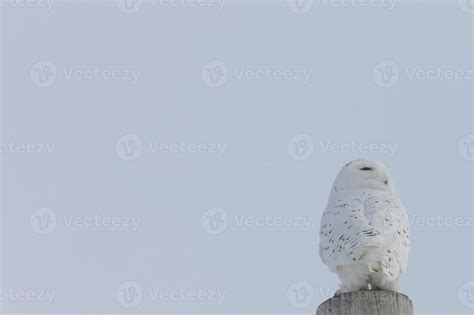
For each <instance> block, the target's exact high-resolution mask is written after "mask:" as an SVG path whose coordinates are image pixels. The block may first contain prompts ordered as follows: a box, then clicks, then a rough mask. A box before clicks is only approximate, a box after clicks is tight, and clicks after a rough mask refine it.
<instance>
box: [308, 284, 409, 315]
mask: <svg viewBox="0 0 474 315" xmlns="http://www.w3.org/2000/svg"><path fill="white" fill-rule="evenodd" d="M316 315H413V304H412V302H411V300H410V299H409V298H408V296H406V295H404V294H401V293H396V292H393V291H379V290H370V291H368V290H367V291H358V292H349V293H342V294H340V295H338V296H335V297H333V298H330V299H329V300H326V301H324V302H323V303H322V304H321V305H319V307H318V310H317V312H316Z"/></svg>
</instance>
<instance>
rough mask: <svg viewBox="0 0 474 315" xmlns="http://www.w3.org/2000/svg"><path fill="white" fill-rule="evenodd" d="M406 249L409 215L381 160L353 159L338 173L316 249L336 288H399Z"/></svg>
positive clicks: (346, 289) (405, 258)
mask: <svg viewBox="0 0 474 315" xmlns="http://www.w3.org/2000/svg"><path fill="white" fill-rule="evenodd" d="M409 251H410V239H409V225H408V218H407V215H406V212H405V209H404V208H403V205H402V204H401V202H400V200H399V199H398V198H397V197H396V193H395V188H394V184H393V180H392V179H391V177H390V175H389V173H388V171H387V169H386V168H385V167H384V166H383V165H382V164H380V163H377V162H373V161H368V160H356V161H353V162H351V163H349V164H347V165H346V166H344V167H343V168H342V170H341V171H340V172H339V174H338V176H337V178H336V180H335V182H334V185H333V188H332V190H331V195H330V197H329V202H328V205H327V207H326V210H325V211H324V213H323V216H322V220H321V229H320V244H319V254H320V256H321V259H322V260H323V262H324V263H325V264H326V265H327V266H328V267H329V269H330V270H331V271H333V272H335V273H336V274H337V275H338V276H339V278H340V280H341V290H340V291H339V292H347V291H357V290H361V289H387V290H393V291H399V284H398V283H399V277H400V274H401V273H402V272H404V271H405V269H406V265H407V260H408V253H409Z"/></svg>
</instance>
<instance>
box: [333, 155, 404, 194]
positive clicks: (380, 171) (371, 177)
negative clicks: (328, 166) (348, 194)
mask: <svg viewBox="0 0 474 315" xmlns="http://www.w3.org/2000/svg"><path fill="white" fill-rule="evenodd" d="M358 189H360V190H365V189H374V190H382V191H385V192H388V193H392V194H395V185H394V183H393V180H392V178H391V176H390V174H389V172H388V170H387V168H386V167H385V165H383V164H382V163H379V162H376V161H370V160H365V159H359V160H354V161H352V162H350V163H348V164H346V165H345V166H344V167H343V168H342V169H341V170H340V171H339V174H338V175H337V177H336V180H335V181H334V185H333V188H332V192H338V191H342V190H358Z"/></svg>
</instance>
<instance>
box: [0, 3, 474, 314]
mask: <svg viewBox="0 0 474 315" xmlns="http://www.w3.org/2000/svg"><path fill="white" fill-rule="evenodd" d="M6 3H7V4H6V5H5V6H3V7H2V9H3V12H2V16H1V21H2V41H1V42H2V83H3V84H2V90H3V95H2V112H1V113H2V123H1V126H2V141H1V147H0V149H1V155H2V162H3V168H2V176H1V178H2V186H3V188H2V199H3V209H2V215H3V225H2V247H3V253H2V264H3V270H2V271H3V274H2V276H3V279H2V285H1V287H2V288H3V289H2V292H1V293H2V297H3V298H4V305H3V311H4V312H12V313H16V312H43V313H52V312H65V313H78V312H105V313H117V312H136V313H146V312H168V313H189V312H192V313H312V314H314V311H315V308H316V307H317V306H318V305H319V304H320V303H321V302H322V301H324V300H325V299H327V298H329V297H330V296H332V294H333V293H334V291H335V290H336V289H337V288H338V279H337V277H336V276H335V275H334V274H331V273H330V272H329V270H328V268H327V267H326V266H325V265H323V263H322V262H321V260H320V258H319V256H318V241H319V240H318V231H319V222H320V217H321V214H322V212H323V210H324V207H325V206H326V202H327V198H328V196H329V190H330V187H331V185H332V182H333V180H334V178H335V176H336V174H337V172H338V171H339V169H340V168H341V167H342V166H343V165H344V164H346V163H347V162H349V161H351V160H353V159H355V158H360V157H364V158H369V159H376V160H379V161H381V162H383V163H384V164H386V165H387V166H388V168H389V169H390V171H391V173H392V175H393V177H394V178H395V181H396V185H397V191H398V193H399V196H400V198H401V199H402V201H403V203H404V204H405V207H406V208H407V211H408V213H409V217H410V219H411V220H412V230H411V235H412V237H411V238H412V253H411V255H410V259H409V265H408V270H407V272H406V274H404V275H403V278H402V282H401V288H402V292H403V293H405V294H407V295H408V296H409V297H410V298H411V299H412V300H413V303H414V306H415V310H416V312H417V313H419V314H424V313H466V314H467V313H472V312H473V310H474V282H472V281H474V277H473V273H472V266H473V229H474V221H473V219H472V218H473V207H472V191H473V187H472V175H473V172H472V170H473V160H474V136H473V135H472V134H473V131H472V120H473V112H472V106H473V102H472V82H473V81H472V79H473V78H472V75H473V74H472V55H473V51H472V40H473V33H472V18H473V13H474V10H471V8H470V7H469V6H468V3H463V2H461V3H459V4H458V3H457V2H456V1H452V3H450V4H447V3H444V2H431V3H430V2H429V1H423V2H419V3H416V4H408V3H392V2H390V1H388V0H385V1H379V2H377V1H374V2H373V4H372V5H370V6H366V5H361V4H363V3H364V2H360V1H357V0H351V1H348V0H346V1H343V2H342V3H343V4H344V5H343V6H341V5H340V4H341V1H329V2H328V1H316V2H315V3H314V4H312V3H311V2H310V1H308V2H304V1H302V2H299V3H293V2H290V3H287V2H286V1H278V2H276V1H267V2H265V1H259V2H256V3H255V4H249V3H238V2H225V3H222V2H218V1H214V2H210V1H209V0H206V1H201V2H199V3H198V4H199V5H198V4H197V2H194V1H192V0H188V1H184V0H183V1H171V2H163V1H146V2H143V3H140V2H135V3H133V2H130V3H122V2H121V1H119V2H117V3H116V2H114V1H111V2H108V3H102V4H91V3H89V4H83V5H73V4H67V5H66V4H62V3H60V2H59V1H57V2H54V3H48V2H46V1H45V2H39V3H36V2H32V4H30V5H20V6H18V4H19V2H17V1H12V0H11V1H6ZM35 3H36V4H35ZM20 4H21V2H20ZM49 4H51V6H49ZM172 4H173V5H172ZM193 4H196V5H195V6H194V5H193ZM203 5H206V6H203ZM472 7H474V5H473V6H472Z"/></svg>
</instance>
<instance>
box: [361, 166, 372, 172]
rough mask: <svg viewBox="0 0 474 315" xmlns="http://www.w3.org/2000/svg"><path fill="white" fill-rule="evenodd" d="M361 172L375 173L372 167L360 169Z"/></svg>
mask: <svg viewBox="0 0 474 315" xmlns="http://www.w3.org/2000/svg"><path fill="white" fill-rule="evenodd" d="M360 170H361V171H373V170H374V169H373V168H372V167H362V168H360Z"/></svg>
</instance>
